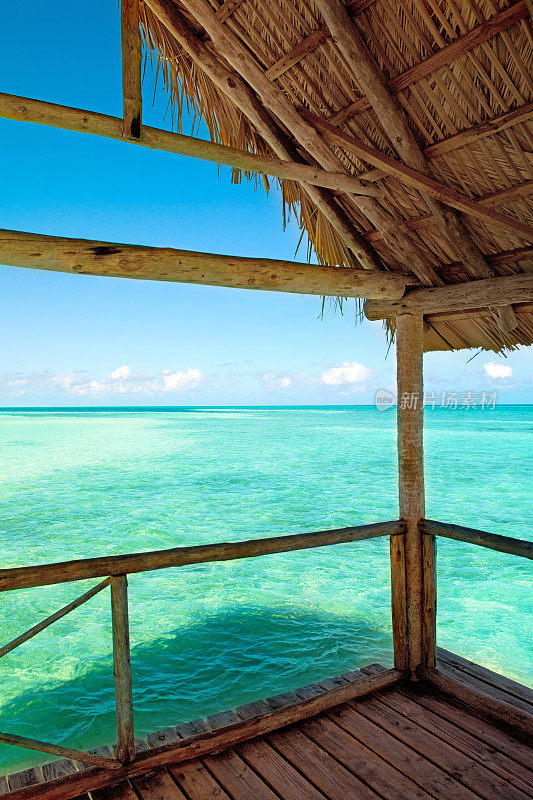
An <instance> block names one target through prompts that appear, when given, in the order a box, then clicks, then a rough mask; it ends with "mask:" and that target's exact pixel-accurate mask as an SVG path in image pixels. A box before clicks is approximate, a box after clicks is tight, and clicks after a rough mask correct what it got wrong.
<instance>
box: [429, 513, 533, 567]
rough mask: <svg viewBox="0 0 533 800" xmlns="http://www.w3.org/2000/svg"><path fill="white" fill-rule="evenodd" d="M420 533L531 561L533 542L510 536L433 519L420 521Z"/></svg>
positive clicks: (532, 557)
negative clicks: (475, 545)
mask: <svg viewBox="0 0 533 800" xmlns="http://www.w3.org/2000/svg"><path fill="white" fill-rule="evenodd" d="M419 528H420V530H421V532H422V533H425V534H427V535H428V536H443V537H445V538H446V539H455V540H456V541H458V542H468V543H469V544H477V545H479V546H480V547H488V548H490V549H491V550H498V551H499V552H500V553H510V554H511V555H513V556H521V557H522V558H530V559H533V542H528V541H526V540H525V539H514V538H513V537H512V536H500V535H499V534H497V533H487V532H486V531H479V530H476V529H475V528H465V527H463V526H462V525H451V524H449V523H447V522H437V520H434V519H422V520H421V521H420V523H419Z"/></svg>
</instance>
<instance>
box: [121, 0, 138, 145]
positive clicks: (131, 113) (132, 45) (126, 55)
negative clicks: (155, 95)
mask: <svg viewBox="0 0 533 800" xmlns="http://www.w3.org/2000/svg"><path fill="white" fill-rule="evenodd" d="M120 21H121V38H122V96H123V106H124V110H123V119H124V136H125V137H126V138H132V139H139V138H140V136H141V124H142V91H141V63H142V46H141V30H140V27H139V0H121V3H120Z"/></svg>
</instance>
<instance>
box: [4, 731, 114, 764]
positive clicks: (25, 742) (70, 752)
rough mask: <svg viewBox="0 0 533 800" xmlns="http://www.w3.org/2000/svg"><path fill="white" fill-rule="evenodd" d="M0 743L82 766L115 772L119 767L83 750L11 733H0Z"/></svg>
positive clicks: (108, 760) (111, 759) (105, 757)
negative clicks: (69, 759)
mask: <svg viewBox="0 0 533 800" xmlns="http://www.w3.org/2000/svg"><path fill="white" fill-rule="evenodd" d="M0 742H2V743H3V744H11V745H14V746H15V747H25V748H27V749H28V750H37V751H38V752H40V753H51V754H52V755H55V756H61V757H62V758H73V759H76V760H77V761H81V762H83V763H84V764H94V765H95V766H97V767H103V768H104V769H106V770H109V769H112V770H115V769H117V768H119V767H120V761H116V760H115V759H114V758H107V756H100V755H98V754H97V753H85V752H84V751H83V750H74V749H73V748H72V747H63V746H61V745H58V744H50V742H41V741H39V740H38V739H27V738H26V737H25V736H16V735H15V734H12V733H0Z"/></svg>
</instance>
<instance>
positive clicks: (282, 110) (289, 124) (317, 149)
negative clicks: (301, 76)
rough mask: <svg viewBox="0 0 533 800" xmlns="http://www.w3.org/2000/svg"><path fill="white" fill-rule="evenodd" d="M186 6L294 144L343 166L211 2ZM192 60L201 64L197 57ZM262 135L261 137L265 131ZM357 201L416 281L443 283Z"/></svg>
mask: <svg viewBox="0 0 533 800" xmlns="http://www.w3.org/2000/svg"><path fill="white" fill-rule="evenodd" d="M146 4H147V5H148V6H149V7H150V8H151V9H152V11H153V12H154V13H155V15H156V16H157V17H158V18H159V19H160V20H161V21H162V22H163V24H165V26H166V27H167V28H168V29H169V30H170V31H171V32H174V31H173V29H172V25H173V24H174V23H175V22H178V24H179V25H183V19H180V14H179V12H178V11H177V9H176V7H175V6H174V5H172V4H170V3H169V2H168V0H146ZM184 5H185V6H186V8H187V9H188V11H189V12H190V13H191V15H192V16H193V17H194V18H195V20H196V22H197V23H198V24H199V25H200V26H202V27H203V28H204V29H205V30H206V32H207V33H208V35H209V36H210V37H211V39H212V40H213V44H214V46H215V50H216V52H217V53H218V54H219V55H220V56H222V57H223V58H224V59H225V60H226V61H227V62H228V63H229V64H230V65H231V66H232V67H233V69H234V70H235V74H236V75H238V76H239V79H240V80H243V81H245V82H246V84H247V85H248V86H249V87H250V89H251V90H252V92H253V93H254V92H255V94H256V95H257V96H258V97H259V98H260V101H261V103H262V108H263V109H268V111H269V113H270V114H271V115H272V116H273V117H274V119H276V120H279V123H281V125H282V126H283V127H284V128H285V129H286V130H288V131H290V132H291V135H292V136H293V138H294V139H295V140H296V142H297V143H298V144H299V145H300V146H301V147H303V148H304V149H305V150H306V152H307V153H308V154H309V156H310V157H311V158H313V159H315V160H316V161H317V162H318V163H319V164H320V165H321V166H322V167H323V168H324V169H332V170H335V171H337V170H339V169H342V168H343V167H342V166H341V162H340V161H339V160H338V159H337V158H336V156H335V155H334V153H333V152H332V150H331V149H330V147H329V145H328V144H327V143H326V142H325V141H324V140H323V139H322V137H321V136H320V135H319V134H318V133H317V131H316V130H315V129H314V128H313V126H312V125H310V124H309V123H308V122H306V120H304V119H303V118H302V117H301V115H300V114H299V113H298V112H297V111H296V109H295V108H294V106H293V105H292V104H291V102H290V101H289V100H288V98H287V97H286V96H285V94H284V93H283V92H282V91H281V90H280V89H279V88H278V87H277V86H276V85H275V84H273V83H272V82H271V81H269V80H268V78H267V77H266V76H265V73H264V72H263V70H262V69H261V68H260V67H259V65H258V64H257V62H256V61H255V60H254V58H253V56H252V55H251V54H250V52H249V51H248V50H247V48H246V47H245V46H244V45H243V44H242V42H241V41H240V40H239V38H238V37H236V36H235V35H234V34H233V33H232V31H230V30H228V29H227V27H226V26H224V24H223V23H221V22H220V21H219V20H217V18H216V16H215V15H214V13H213V10H212V8H211V6H210V5H209V3H208V2H206V0H185V2H184ZM189 54H190V55H192V54H191V53H189ZM192 57H193V59H194V60H197V59H195V57H194V56H192ZM217 85H220V88H221V89H222V91H225V93H226V94H228V91H227V87H226V86H225V84H224V83H223V82H222V83H221V82H220V81H219V83H218V84H217ZM228 96H230V94H228ZM254 96H255V95H254ZM259 132H260V133H261V131H259ZM353 202H354V204H355V205H356V206H357V207H358V208H359V210H360V211H361V212H362V213H363V214H364V215H365V216H366V217H367V218H368V219H369V220H370V221H371V223H372V224H373V225H374V226H375V227H376V228H378V229H379V230H381V232H382V234H383V238H384V240H385V241H386V242H387V245H388V247H390V248H391V250H392V252H394V253H396V254H397V255H398V260H399V261H400V262H401V263H403V264H405V265H406V266H407V265H409V267H410V268H411V269H412V271H413V272H414V273H415V274H416V275H417V277H419V278H420V280H422V281H424V282H425V283H427V284H434V283H439V280H440V279H439V277H438V275H437V273H436V272H435V270H434V269H433V268H432V267H430V266H428V264H427V260H426V259H425V258H424V256H423V255H422V254H421V253H420V251H419V249H418V248H417V246H416V245H415V243H414V242H413V241H412V240H411V239H410V237H409V235H408V232H407V231H406V230H405V229H403V228H402V227H401V225H398V222H397V221H396V219H395V218H394V217H393V216H392V214H390V213H389V212H388V211H385V209H383V208H382V206H381V205H380V204H379V203H378V202H377V201H376V200H374V198H371V197H360V196H354V197H353Z"/></svg>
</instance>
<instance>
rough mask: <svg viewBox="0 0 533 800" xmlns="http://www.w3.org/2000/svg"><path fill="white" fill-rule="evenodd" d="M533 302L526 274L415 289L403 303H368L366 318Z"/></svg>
mask: <svg viewBox="0 0 533 800" xmlns="http://www.w3.org/2000/svg"><path fill="white" fill-rule="evenodd" d="M532 301H533V272H526V273H520V274H519V275H503V276H501V277H498V278H487V279H485V280H480V281H468V282H467V283H456V284H453V286H437V287H431V288H426V287H424V288H422V289H413V291H410V292H407V293H406V294H405V295H404V297H402V299H401V300H393V301H391V302H388V301H381V300H368V301H367V302H366V303H365V316H366V318H367V319H370V320H378V319H389V318H391V317H396V316H398V315H399V314H409V313H413V314H418V313H420V314H435V313H438V312H441V311H442V312H445V311H464V310H466V309H471V308H485V307H487V308H490V307H493V306H506V305H509V304H511V305H512V304H514V303H531V302H532Z"/></svg>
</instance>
